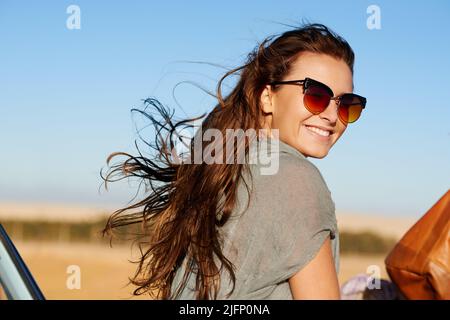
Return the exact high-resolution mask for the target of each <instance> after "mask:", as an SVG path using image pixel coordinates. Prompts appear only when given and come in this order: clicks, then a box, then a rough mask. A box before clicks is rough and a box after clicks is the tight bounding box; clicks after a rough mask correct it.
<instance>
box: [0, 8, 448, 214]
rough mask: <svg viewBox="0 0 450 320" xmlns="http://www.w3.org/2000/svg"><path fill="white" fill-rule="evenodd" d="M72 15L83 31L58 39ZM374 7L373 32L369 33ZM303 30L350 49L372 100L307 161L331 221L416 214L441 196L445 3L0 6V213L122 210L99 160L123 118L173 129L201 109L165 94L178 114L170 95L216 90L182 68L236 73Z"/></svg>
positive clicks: (186, 97) (126, 190)
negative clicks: (49, 205) (279, 39)
mask: <svg viewBox="0 0 450 320" xmlns="http://www.w3.org/2000/svg"><path fill="white" fill-rule="evenodd" d="M71 4H76V5H78V6H79V7H80V9H81V29H79V30H69V29H67V28H66V20H67V18H68V16H69V15H68V14H67V13H66V9H67V7H68V6H69V5H71ZM371 4H376V5H378V6H379V7H380V9H381V29H380V30H369V29H368V28H367V26H366V20H367V18H368V14H367V12H366V9H367V7H368V6H369V5H371ZM302 18H306V19H309V20H310V21H311V22H320V23H324V24H326V25H328V26H329V27H331V28H332V29H333V30H335V31H336V32H338V33H339V34H340V35H342V36H343V37H344V38H345V39H347V40H348V41H349V43H350V44H351V45H352V47H353V49H354V51H355V53H356V64H355V77H354V82H355V92H358V93H360V94H362V95H364V96H366V97H368V105H367V108H366V112H365V114H364V115H363V116H362V118H361V120H360V121H359V122H357V123H355V124H354V125H351V127H349V129H348V130H347V131H346V133H345V135H344V136H343V137H342V139H341V140H340V141H339V142H338V143H337V144H336V145H335V147H334V149H332V151H331V153H330V154H329V156H328V157H327V158H325V159H323V160H313V162H314V163H315V164H316V165H317V166H318V167H319V168H320V170H321V171H322V174H323V175H324V177H325V180H326V181H327V184H328V186H329V188H330V190H331V192H332V195H333V198H334V201H335V203H336V208H337V210H342V211H344V210H351V211H359V212H367V213H380V214H392V215H411V216H417V217H418V216H419V215H421V214H423V213H424V212H425V211H426V210H427V209H428V208H429V207H430V206H431V205H432V204H433V203H435V202H436V201H437V200H438V198H439V197H440V196H441V195H443V194H444V193H445V191H447V190H448V189H449V188H450V81H449V75H450V58H449V57H450V41H449V36H448V33H449V31H450V2H449V1H376V2H372V1H345V2H336V1H298V0H296V1H221V2H219V1H151V2H150V1H148V2H147V1H145V2H144V1H39V2H37V1H33V2H29V1H0V40H1V50H0V133H1V134H0V146H1V158H0V159H1V160H0V165H1V168H2V174H1V177H0V201H17V200H18V201H52V202H70V203H88V204H124V203H126V201H127V200H128V199H129V197H130V195H132V194H133V191H134V190H135V189H133V188H130V187H129V186H128V184H127V183H126V182H125V183H118V184H116V185H114V184H113V185H111V188H112V189H111V191H110V192H109V193H106V192H105V191H102V192H101V193H100V194H99V193H98V187H99V186H100V184H101V179H100V178H99V170H100V168H101V167H103V166H104V165H105V159H106V157H107V155H108V154H109V153H110V152H113V151H119V150H124V151H134V148H133V142H134V139H135V138H136V132H135V127H134V125H133V121H132V117H131V114H130V109H131V108H132V107H141V106H142V104H141V99H143V98H146V97H149V96H156V97H157V98H159V99H160V100H161V102H163V103H165V104H167V105H169V106H170V107H176V108H177V115H179V116H180V117H182V116H185V113H186V114H188V115H189V116H194V115H199V114H201V113H203V112H205V111H208V110H210V109H211V107H212V105H213V104H214V101H213V100H212V99H211V98H209V97H207V96H206V95H205V94H204V93H203V92H202V91H200V90H199V89H197V88H196V87H194V86H192V85H189V84H183V85H180V86H178V87H177V89H176V90H175V97H176V99H177V101H178V102H179V103H180V105H181V107H182V109H181V108H180V107H178V106H177V105H176V102H175V100H174V98H173V96H172V90H173V87H174V86H175V85H176V84H177V83H178V82H180V81H184V80H188V81H195V82H197V83H199V84H201V85H202V86H204V87H206V88H208V89H210V90H214V89H215V85H216V81H217V80H218V79H219V77H220V75H222V73H223V69H220V68H215V67H211V66H205V65H195V64H189V63H180V62H178V61H182V60H194V61H206V62H211V63H218V64H221V65H224V66H226V67H233V66H238V65H240V64H241V63H242V62H243V61H244V58H245V57H246V55H247V53H248V52H250V50H251V49H253V47H254V46H255V45H256V44H257V42H258V41H261V40H262V39H263V38H265V37H266V36H268V35H271V34H276V33H280V32H283V31H285V30H287V29H288V27H284V26H282V25H281V24H280V23H286V24H297V23H298V22H300V21H301V19H302ZM138 122H139V121H138ZM131 186H133V184H132V185H131Z"/></svg>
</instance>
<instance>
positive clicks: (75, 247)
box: [16, 243, 388, 299]
mask: <svg viewBox="0 0 450 320" xmlns="http://www.w3.org/2000/svg"><path fill="white" fill-rule="evenodd" d="M16 245H17V248H18V250H19V251H20V253H21V255H22V257H23V259H24V260H25V262H26V263H27V265H28V267H29V269H30V271H31V272H32V274H33V275H34V277H35V279H36V281H37V282H38V284H39V285H40V287H41V289H42V291H43V293H44V295H45V296H46V298H47V299H148V296H139V297H134V296H133V295H132V289H133V287H132V286H131V285H129V286H126V284H127V281H128V280H127V279H128V277H129V276H131V275H132V274H133V272H134V270H135V265H133V264H131V263H129V262H128V261H127V259H132V258H135V257H136V256H134V257H133V255H132V254H131V251H130V249H129V248H127V247H124V246H113V248H110V247H108V246H101V245H96V244H95V245H94V244H61V243H34V244H25V243H17V244H16ZM383 259H384V256H355V255H348V256H341V272H340V274H339V280H340V283H341V284H343V283H344V281H346V280H348V279H349V278H350V277H351V276H353V275H356V274H358V273H366V271H367V268H368V266H370V265H378V266H379V267H380V270H381V277H382V278H384V279H388V278H387V275H386V272H385V269H384V264H383ZM71 265H76V266H79V267H80V271H81V277H80V279H81V282H80V283H81V288H80V289H68V288H67V285H66V282H67V280H68V278H69V277H70V276H71V275H70V274H69V273H67V270H68V267H69V266H71Z"/></svg>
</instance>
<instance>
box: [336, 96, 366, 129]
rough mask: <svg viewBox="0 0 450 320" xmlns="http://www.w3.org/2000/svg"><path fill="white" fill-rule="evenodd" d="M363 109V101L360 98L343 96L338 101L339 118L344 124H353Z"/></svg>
mask: <svg viewBox="0 0 450 320" xmlns="http://www.w3.org/2000/svg"><path fill="white" fill-rule="evenodd" d="M363 108H364V106H363V101H362V100H361V98H360V97H358V96H355V95H353V94H344V95H343V96H342V97H341V99H340V104H339V117H340V118H341V120H342V121H343V122H346V123H352V122H355V121H356V120H358V118H359V117H360V115H361V112H362V109H363Z"/></svg>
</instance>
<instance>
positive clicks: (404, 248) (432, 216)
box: [385, 190, 450, 300]
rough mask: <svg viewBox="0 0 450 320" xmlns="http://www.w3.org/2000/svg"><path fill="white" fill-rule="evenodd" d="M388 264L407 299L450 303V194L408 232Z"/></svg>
mask: <svg viewBox="0 0 450 320" xmlns="http://www.w3.org/2000/svg"><path fill="white" fill-rule="evenodd" d="M385 264H386V271H387V273H388V274H389V277H390V278H391V280H392V282H394V283H395V284H396V285H397V287H398V289H399V290H400V291H401V293H402V294H403V295H404V297H405V298H406V299H427V300H429V299H438V300H442V299H445V300H449V299H450V190H448V191H447V193H446V194H445V195H444V196H443V197H442V198H441V199H439V201H438V202H437V203H436V204H435V205H434V206H433V207H432V208H431V209H430V210H428V212H427V213H426V214H425V215H424V216H423V217H422V218H420V220H419V221H417V223H416V224H415V225H414V226H412V228H411V229H409V230H408V232H407V233H406V234H405V235H404V236H403V238H402V239H401V240H400V241H399V242H398V243H397V244H396V246H395V247H394V248H393V249H392V251H391V252H390V253H389V255H388V256H387V257H386V259H385Z"/></svg>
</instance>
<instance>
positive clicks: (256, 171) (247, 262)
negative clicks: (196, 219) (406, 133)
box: [172, 140, 339, 300]
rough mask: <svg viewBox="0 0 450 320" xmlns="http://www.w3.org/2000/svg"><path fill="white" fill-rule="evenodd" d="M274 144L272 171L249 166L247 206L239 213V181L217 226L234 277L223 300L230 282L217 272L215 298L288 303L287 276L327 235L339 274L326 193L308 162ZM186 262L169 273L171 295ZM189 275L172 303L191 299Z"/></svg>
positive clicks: (242, 201) (242, 203) (242, 191)
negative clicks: (234, 199)
mask: <svg viewBox="0 0 450 320" xmlns="http://www.w3.org/2000/svg"><path fill="white" fill-rule="evenodd" d="M276 141H277V142H278V147H279V148H278V150H276V149H277V148H275V149H274V148H272V149H271V151H269V155H271V156H276V159H277V161H278V170H277V172H276V173H274V174H267V173H263V174H262V172H263V171H262V170H261V168H262V167H263V166H264V165H263V164H261V163H259V162H258V163H255V164H250V165H249V169H250V171H251V174H252V177H253V179H252V180H250V179H249V176H248V174H244V178H245V181H246V182H247V184H248V186H249V188H250V205H249V207H248V209H247V210H244V209H245V208H246V205H247V200H248V193H247V189H246V187H245V185H244V183H243V182H242V181H239V182H238V183H239V185H238V195H237V204H236V207H235V209H234V211H233V213H232V215H231V217H230V219H229V220H228V221H227V222H226V224H225V225H224V226H223V227H222V228H219V232H220V233H221V235H222V237H223V239H224V243H223V248H222V251H223V253H224V255H225V256H226V257H227V258H228V259H229V260H230V261H231V262H232V263H233V265H234V266H235V276H236V283H235V288H234V291H233V293H232V294H231V295H230V296H229V297H228V296H227V294H228V293H229V291H230V290H231V288H232V283H231V281H230V278H229V273H228V271H227V269H226V268H225V267H223V268H222V272H221V283H220V290H219V294H218V299H220V300H221V299H237V300H246V299H280V300H290V299H292V293H291V291H290V287H289V282H288V280H289V278H290V277H292V276H293V275H294V274H295V273H296V272H297V271H299V270H300V269H302V268H303V267H304V266H305V265H306V264H307V263H308V262H309V261H311V260H312V259H313V258H314V256H315V255H316V254H317V252H318V250H319V249H320V247H321V246H322V244H323V243H324V241H325V239H326V238H327V237H328V236H330V238H331V244H332V249H333V257H334V261H335V268H336V272H337V273H338V272H339V232H338V228H337V222H336V217H335V205H334V202H333V200H332V198H331V193H330V191H329V189H328V187H327V185H326V183H325V181H324V179H323V177H322V175H321V173H320V172H319V170H318V169H317V167H316V166H315V165H314V164H313V163H312V162H310V161H309V160H308V159H307V158H306V157H305V156H304V155H303V154H302V153H300V152H299V151H298V150H297V149H295V148H294V147H292V146H290V145H288V144H287V143H284V142H283V141H281V140H276ZM252 150H256V149H252ZM266 167H267V166H266ZM252 181H253V183H251V182H252ZM186 262H187V261H186V259H185V261H184V263H183V264H182V266H181V267H180V268H179V269H178V271H177V273H176V275H175V278H174V281H173V283H172V292H175V291H174V290H175V289H176V288H177V287H178V285H179V283H180V281H181V279H182V277H183V275H184V271H185V267H186ZM218 262H219V260H217V262H216V265H217V266H218V267H219V268H220V264H219V263H218ZM195 276H196V275H195V274H193V273H191V274H190V275H189V277H188V281H187V286H186V287H185V288H184V289H183V291H182V292H181V294H180V295H179V296H178V297H176V298H177V299H195V295H196V293H195V289H194V288H195Z"/></svg>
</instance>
